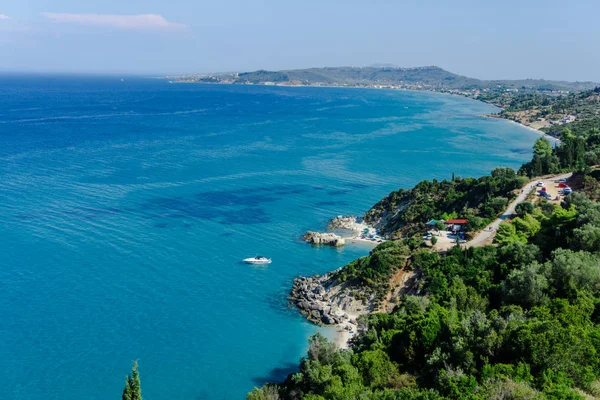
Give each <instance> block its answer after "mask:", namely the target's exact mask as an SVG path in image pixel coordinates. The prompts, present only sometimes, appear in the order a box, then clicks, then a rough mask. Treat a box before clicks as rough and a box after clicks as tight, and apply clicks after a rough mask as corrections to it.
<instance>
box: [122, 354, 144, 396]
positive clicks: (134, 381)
mask: <svg viewBox="0 0 600 400" xmlns="http://www.w3.org/2000/svg"><path fill="white" fill-rule="evenodd" d="M122 399H123V400H142V386H141V384H140V374H139V373H138V363H137V361H134V362H133V367H132V368H131V375H127V377H126V378H125V389H123V396H122Z"/></svg>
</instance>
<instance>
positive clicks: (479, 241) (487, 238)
mask: <svg viewBox="0 0 600 400" xmlns="http://www.w3.org/2000/svg"><path fill="white" fill-rule="evenodd" d="M571 175H572V174H571V173H568V174H562V175H554V176H551V177H548V178H545V179H534V180H532V181H530V182H529V183H527V184H526V185H525V186H524V187H523V193H519V195H518V196H517V198H516V199H514V200H513V201H512V202H511V203H510V204H509V205H508V207H507V208H506V210H505V211H504V214H502V215H501V216H500V217H499V218H498V219H496V220H495V221H494V222H492V223H491V224H489V225H488V226H486V227H485V228H484V229H483V230H482V231H481V232H479V233H478V234H477V236H475V237H474V238H473V239H471V240H469V241H468V242H467V244H466V245H465V246H466V247H481V246H485V245H487V244H491V243H492V241H493V240H494V236H496V230H498V227H499V226H500V224H501V223H502V221H504V220H505V219H507V218H510V217H512V216H514V215H515V208H516V207H517V205H518V204H519V203H522V202H523V201H525V199H527V196H529V193H531V192H532V191H534V190H536V186H535V184H536V182H538V181H540V180H545V181H548V182H549V181H556V180H557V179H568V178H570V177H571ZM490 228H492V229H491V230H490Z"/></svg>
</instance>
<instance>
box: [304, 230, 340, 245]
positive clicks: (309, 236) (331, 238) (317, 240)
mask: <svg viewBox="0 0 600 400" xmlns="http://www.w3.org/2000/svg"><path fill="white" fill-rule="evenodd" d="M302 240H305V241H307V242H309V243H312V244H319V245H321V244H323V245H328V246H334V247H339V246H343V245H345V244H346V240H345V239H344V238H343V237H341V236H339V235H336V234H335V233H329V232H327V233H321V232H313V231H308V232H306V234H305V235H304V236H302Z"/></svg>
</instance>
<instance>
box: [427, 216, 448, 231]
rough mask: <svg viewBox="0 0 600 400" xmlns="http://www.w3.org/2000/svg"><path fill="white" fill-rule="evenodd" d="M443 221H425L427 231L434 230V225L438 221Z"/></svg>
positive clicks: (442, 221) (440, 220) (438, 221)
mask: <svg viewBox="0 0 600 400" xmlns="http://www.w3.org/2000/svg"><path fill="white" fill-rule="evenodd" d="M440 222H441V223H442V224H443V223H444V220H442V219H432V220H431V221H429V222H427V223H425V225H427V230H428V231H433V230H435V227H436V226H437V225H438V224H439V223H440Z"/></svg>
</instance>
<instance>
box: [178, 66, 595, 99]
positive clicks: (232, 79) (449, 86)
mask: <svg viewBox="0 0 600 400" xmlns="http://www.w3.org/2000/svg"><path fill="white" fill-rule="evenodd" d="M173 78H175V79H176V81H179V82H196V83H228V84H254V85H261V84H262V85H285V86H295V85H307V86H352V87H389V88H399V89H416V90H433V91H459V92H460V91H469V92H473V91H497V90H502V91H504V90H520V91H548V92H566V91H568V92H578V91H582V90H589V89H593V88H595V87H597V86H600V84H599V83H596V82H566V81H550V80H544V79H522V80H481V79H474V78H468V77H465V76H461V75H457V74H454V73H452V72H449V71H446V70H444V69H442V68H440V67H436V66H428V67H416V68H399V67H395V66H388V65H381V64H379V65H376V66H371V67H325V68H308V69H294V70H283V71H266V70H259V71H254V72H241V73H228V74H191V75H182V76H176V77H171V79H173Z"/></svg>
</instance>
